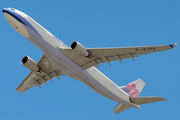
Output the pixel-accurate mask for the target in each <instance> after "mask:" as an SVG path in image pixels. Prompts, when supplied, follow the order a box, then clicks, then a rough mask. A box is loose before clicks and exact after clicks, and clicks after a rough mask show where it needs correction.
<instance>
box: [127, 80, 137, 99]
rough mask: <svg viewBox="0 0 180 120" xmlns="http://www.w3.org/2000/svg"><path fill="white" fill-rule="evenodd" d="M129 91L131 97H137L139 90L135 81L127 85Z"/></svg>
mask: <svg viewBox="0 0 180 120" xmlns="http://www.w3.org/2000/svg"><path fill="white" fill-rule="evenodd" d="M127 87H128V92H129V95H130V96H131V97H137V96H138V95H139V92H138V90H137V89H136V85H135V84H134V83H130V84H128V85H127Z"/></svg>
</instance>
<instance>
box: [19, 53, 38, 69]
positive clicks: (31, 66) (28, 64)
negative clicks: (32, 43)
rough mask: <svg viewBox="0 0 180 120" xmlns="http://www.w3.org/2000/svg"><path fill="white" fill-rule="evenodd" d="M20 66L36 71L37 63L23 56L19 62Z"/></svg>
mask: <svg viewBox="0 0 180 120" xmlns="http://www.w3.org/2000/svg"><path fill="white" fill-rule="evenodd" d="M21 64H22V65H24V66H25V67H26V68H28V69H29V70H32V71H37V70H38V66H37V63H36V62H35V61H34V60H33V59H32V58H30V57H28V56H24V57H23V58H22V60H21Z"/></svg>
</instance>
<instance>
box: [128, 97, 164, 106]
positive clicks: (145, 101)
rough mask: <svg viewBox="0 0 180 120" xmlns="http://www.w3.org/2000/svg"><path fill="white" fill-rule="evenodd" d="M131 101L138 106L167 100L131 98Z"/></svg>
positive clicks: (159, 98)
mask: <svg viewBox="0 0 180 120" xmlns="http://www.w3.org/2000/svg"><path fill="white" fill-rule="evenodd" d="M129 99H130V101H131V102H132V103H134V104H137V105H140V104H146V103H152V102H158V101H163V100H166V99H165V98H162V97H136V98H132V97H130V98H129Z"/></svg>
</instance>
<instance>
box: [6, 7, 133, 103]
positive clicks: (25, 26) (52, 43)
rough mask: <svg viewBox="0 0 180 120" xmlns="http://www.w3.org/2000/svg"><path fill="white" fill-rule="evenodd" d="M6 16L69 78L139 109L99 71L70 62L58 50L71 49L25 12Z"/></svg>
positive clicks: (8, 13)
mask: <svg viewBox="0 0 180 120" xmlns="http://www.w3.org/2000/svg"><path fill="white" fill-rule="evenodd" d="M3 14H4V16H5V18H6V20H7V21H8V23H9V24H10V25H11V26H12V27H13V28H14V29H15V30H16V31H17V32H18V33H20V34H21V35H22V36H24V37H25V38H26V39H28V40H29V41H30V42H31V43H33V44H34V45H35V46H37V47H38V48H39V49H40V50H41V51H42V52H43V53H44V54H45V56H46V57H47V58H48V59H49V60H50V61H51V62H52V64H54V65H55V66H56V67H57V68H58V69H59V70H61V71H62V72H63V73H64V74H66V75H67V76H69V77H71V78H73V79H76V80H79V81H82V82H83V83H85V84H86V85H87V86H89V87H90V88H91V89H93V90H94V91H96V92H97V93H99V94H101V95H103V96H105V97H107V98H109V99H111V100H114V101H117V102H119V103H123V104H126V105H130V106H133V107H136V105H134V104H132V103H130V101H129V95H128V94H127V93H126V92H124V91H123V90H122V89H121V88H119V87H118V86H117V85H116V84H115V83H114V82H113V81H111V80H110V79H109V78H108V77H106V76H105V75H104V74H103V73H101V72H100V71H99V70H97V69H96V68H95V67H91V68H89V69H86V70H84V69H83V68H82V67H80V66H79V65H77V64H76V63H74V62H73V61H71V60H70V59H69V58H67V57H66V56H65V55H64V54H63V53H62V52H61V51H60V50H58V49H57V48H68V47H67V46H66V45H65V44H64V43H63V42H62V41H60V40H59V39H57V38H56V37H55V36H53V35H52V34H51V33H50V32H49V31H47V30H46V29H45V28H43V27H42V26H41V25H39V24H38V23H37V22H36V21H34V20H33V19H32V18H30V17H29V16H28V15H26V14H24V13H22V12H21V11H18V10H15V9H12V8H7V9H3Z"/></svg>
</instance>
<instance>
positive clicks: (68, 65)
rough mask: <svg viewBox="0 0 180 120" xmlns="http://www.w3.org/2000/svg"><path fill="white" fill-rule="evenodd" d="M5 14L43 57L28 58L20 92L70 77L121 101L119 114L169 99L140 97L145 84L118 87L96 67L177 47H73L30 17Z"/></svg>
mask: <svg viewBox="0 0 180 120" xmlns="http://www.w3.org/2000/svg"><path fill="white" fill-rule="evenodd" d="M2 12H3V15H4V17H5V19H6V20H7V22H8V23H9V24H10V26H11V27H12V28H13V29H14V30H15V31H17V32H18V33H19V34H21V35H22V36H23V37H25V38H26V39H27V40H29V41H30V42H31V43H32V44H34V45H35V46H36V47H38V48H39V49H40V50H41V51H42V52H43V55H42V57H41V58H40V60H39V61H38V62H37V63H36V62H35V61H34V60H33V59H32V58H30V57H29V56H24V57H23V58H22V60H21V63H22V65H24V66H25V67H26V68H28V69H29V70H30V73H29V74H28V75H27V77H26V78H25V79H24V80H23V81H22V82H21V84H20V85H19V86H18V87H17V88H16V90H17V91H18V92H20V93H23V92H24V91H26V90H28V89H30V88H31V87H33V86H38V87H40V88H41V84H43V83H44V84H46V85H47V81H48V80H51V81H52V82H53V80H52V78H54V77H57V78H58V79H60V77H59V76H62V75H67V76H69V77H70V78H73V79H75V80H78V81H81V82H83V83H84V84H86V85H87V86H88V87H90V88H91V89H92V90H94V91H95V92H97V93H99V94H100V95H102V96H104V97H106V98H109V99H111V100H113V101H116V102H118V105H117V106H116V107H115V108H114V112H115V113H116V114H118V113H120V112H122V111H124V110H126V109H128V108H131V107H134V108H138V109H140V105H141V104H146V103H151V102H157V101H163V100H166V99H165V98H162V97H138V95H139V94H140V92H141V90H142V89H143V87H144V86H145V82H144V81H143V80H141V79H137V80H135V81H134V82H131V83H129V84H127V85H124V86H118V85H116V84H115V83H114V82H113V81H111V80H110V79H109V78H108V77H106V76H105V75H104V74H103V73H101V72H100V71H99V70H98V69H97V68H96V67H94V66H97V67H98V68H99V64H100V63H108V64H111V63H110V61H115V60H118V61H119V62H121V63H122V59H127V58H130V59H132V60H133V61H134V58H135V57H138V56H139V55H144V54H148V53H153V52H159V51H164V50H169V49H173V48H174V47H175V46H176V45H177V44H176V43H175V44H170V45H160V46H142V47H119V48H85V47H84V46H83V45H82V44H80V43H79V42H77V41H74V42H72V44H71V45H70V47H68V46H67V45H65V44H64V43H63V42H62V41H60V40H59V39H58V38H56V37H55V36H54V35H53V34H51V33H50V32H49V31H48V30H46V29H45V28H44V27H42V26H41V25H40V24H38V23H37V22H36V21H35V20H33V19H32V18H31V17H30V16H28V15H26V14H25V13H23V12H21V11H19V10H17V9H14V8H4V9H3V10H2Z"/></svg>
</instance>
